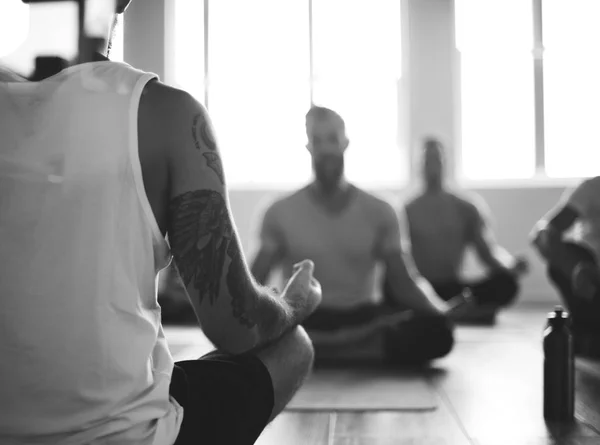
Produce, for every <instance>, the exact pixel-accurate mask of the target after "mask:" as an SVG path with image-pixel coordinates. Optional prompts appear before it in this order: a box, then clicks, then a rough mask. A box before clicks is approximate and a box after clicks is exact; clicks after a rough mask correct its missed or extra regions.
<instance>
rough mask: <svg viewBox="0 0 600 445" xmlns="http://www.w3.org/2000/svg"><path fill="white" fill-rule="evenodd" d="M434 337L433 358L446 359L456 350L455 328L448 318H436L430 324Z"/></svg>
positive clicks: (431, 344)
mask: <svg viewBox="0 0 600 445" xmlns="http://www.w3.org/2000/svg"><path fill="white" fill-rule="evenodd" d="M428 324H429V325H430V332H431V335H432V339H431V343H430V354H431V358H432V359H434V358H441V357H445V356H446V355H448V354H449V353H450V351H452V349H453V348H454V327H453V325H452V323H451V322H450V321H449V320H448V319H446V318H442V317H440V318H434V319H432V320H431V321H429V322H428Z"/></svg>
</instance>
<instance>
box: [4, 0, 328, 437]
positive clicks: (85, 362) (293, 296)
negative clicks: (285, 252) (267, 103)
mask: <svg viewBox="0 0 600 445" xmlns="http://www.w3.org/2000/svg"><path fill="white" fill-rule="evenodd" d="M128 4H129V1H128V0H118V1H117V10H116V12H117V13H123V12H124V11H125V8H126V7H127V5H128ZM133 12H135V11H133ZM100 19H102V20H104V19H106V20H107V21H108V22H109V23H110V22H111V21H112V17H100ZM100 51H101V52H104V53H105V52H106V41H105V42H104V45H103V47H102V48H100ZM59 69H60V68H59ZM37 74H40V73H37ZM37 80H38V81H35V82H33V81H27V80H26V79H25V78H24V77H21V76H17V75H15V74H14V73H11V72H10V70H8V69H6V68H4V67H3V68H2V69H0V257H1V258H3V259H4V261H3V262H2V267H1V268H0V295H1V296H2V311H0V334H1V335H0V358H1V359H0V413H1V415H0V443H1V444H3V445H17V444H18V445H21V444H23V445H24V444H28V445H32V444H35V445H42V444H61V445H84V444H86V445H99V444H102V445H117V444H118V445H124V444H137V445H171V444H173V443H177V444H181V445H185V444H197V443H206V444H217V443H222V444H251V443H254V442H255V440H256V439H257V437H258V436H259V435H260V434H261V431H262V430H263V428H264V427H265V426H266V425H267V423H268V422H270V421H271V420H272V419H273V418H274V417H275V416H277V415H278V414H279V413H280V412H281V410H282V409H283V408H284V407H285V405H286V404H287V402H288V401H289V400H290V399H291V397H292V396H293V395H294V393H295V392H296V391H297V389H298V388H299V386H300V385H301V384H302V382H303V380H304V378H305V377H306V375H307V374H308V372H309V370H310V368H311V366H312V360H313V349H312V345H311V342H310V339H309V338H308V336H307V335H306V333H305V331H304V330H303V329H302V328H301V327H299V324H300V323H302V322H303V321H304V319H306V318H307V317H308V316H309V315H310V314H311V313H312V312H313V311H314V310H315V308H316V307H317V306H318V304H319V302H320V298H321V294H320V285H319V283H318V282H316V281H315V280H314V278H313V277H312V271H313V267H314V266H313V264H312V262H310V261H301V262H299V263H298V264H297V265H295V267H294V272H295V273H294V275H293V276H292V277H291V278H290V280H289V281H288V283H287V286H286V287H285V288H284V290H283V292H282V293H281V294H280V295H276V294H275V293H274V292H273V291H272V290H269V289H266V288H264V287H261V286H259V285H258V284H257V283H256V282H255V281H254V279H253V277H252V276H251V275H250V273H249V272H248V268H247V266H246V261H245V259H244V255H243V253H242V251H241V248H240V241H239V239H238V236H237V230H236V227H235V223H234V221H233V217H232V215H231V212H230V210H229V205H228V193H227V186H226V179H225V178H226V174H225V170H224V168H223V165H222V163H221V157H220V151H219V147H218V142H217V139H216V138H215V135H214V132H213V128H212V125H211V122H210V118H209V116H208V114H207V112H206V110H205V109H204V108H203V106H202V105H201V104H199V103H198V102H197V101H196V100H195V99H194V98H193V97H192V96H191V95H189V94H187V93H186V92H184V91H180V90H177V89H174V88H170V87H168V86H166V85H164V84H162V83H161V82H160V81H158V79H157V77H156V76H155V75H154V74H151V73H145V72H142V71H139V70H136V69H134V68H132V67H131V66H129V65H127V64H124V63H114V62H110V61H109V60H108V59H107V58H106V57H105V55H104V54H100V53H97V54H95V55H94V57H93V60H92V61H90V60H89V59H83V60H78V62H77V63H74V64H69V66H68V67H67V68H66V69H62V70H61V71H60V72H49V73H44V75H43V76H39V77H38V78H37ZM232 131H235V129H232ZM167 234H168V237H169V240H170V246H169V245H168V244H167V242H166V240H165V236H166V235H167ZM170 261H174V263H175V266H176V267H177V269H178V270H179V272H180V274H181V277H182V281H183V283H184V284H185V285H186V290H187V293H188V295H189V298H190V300H191V304H192V306H193V307H194V311H195V313H196V316H197V318H198V321H199V323H200V326H201V327H202V329H203V331H204V333H205V335H206V336H207V337H208V338H209V339H210V340H211V341H212V343H213V344H214V345H215V346H216V347H217V351H215V352H212V353H210V354H208V355H206V356H204V357H201V358H199V359H198V360H193V361H186V362H178V363H173V359H172V357H171V354H170V352H169V349H168V346H167V342H166V339H165V336H164V333H163V329H162V326H161V317H160V315H161V314H160V306H159V305H158V304H157V299H156V276H157V274H158V272H159V271H160V270H162V269H164V268H165V267H166V266H167V265H168V264H169V262H170Z"/></svg>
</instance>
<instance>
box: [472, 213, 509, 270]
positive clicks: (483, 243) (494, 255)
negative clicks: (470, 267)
mask: <svg viewBox="0 0 600 445" xmlns="http://www.w3.org/2000/svg"><path fill="white" fill-rule="evenodd" d="M463 205H464V206H465V207H464V212H465V214H466V216H465V217H466V219H467V231H468V233H467V239H468V240H469V241H470V243H471V244H472V246H473V247H474V248H475V252H476V253H477V256H478V257H479V259H480V260H481V262H482V263H483V264H485V265H486V266H487V267H488V268H489V269H490V270H492V271H509V272H510V271H512V270H513V269H514V268H515V266H516V259H515V258H514V257H513V256H512V255H511V254H509V253H508V252H507V251H506V250H505V249H504V248H502V247H501V246H500V245H499V244H498V242H497V241H496V239H495V237H494V233H493V231H492V227H491V224H490V218H489V216H488V213H489V212H487V211H486V210H485V205H484V203H479V204H475V203H471V202H464V203H463Z"/></svg>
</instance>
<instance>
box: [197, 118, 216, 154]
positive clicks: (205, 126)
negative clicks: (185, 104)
mask: <svg viewBox="0 0 600 445" xmlns="http://www.w3.org/2000/svg"><path fill="white" fill-rule="evenodd" d="M192 136H193V138H194V144H195V145H196V149H197V150H202V147H206V148H207V149H208V150H210V151H216V150H217V144H216V142H215V138H214V135H213V132H212V129H211V127H210V122H209V121H208V117H207V116H206V115H205V114H204V113H198V114H196V115H195V116H194V120H193V122H192Z"/></svg>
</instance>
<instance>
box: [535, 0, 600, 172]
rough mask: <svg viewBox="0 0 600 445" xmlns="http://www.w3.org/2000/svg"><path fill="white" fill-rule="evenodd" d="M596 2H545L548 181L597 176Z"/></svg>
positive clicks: (599, 71)
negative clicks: (557, 178)
mask: <svg viewBox="0 0 600 445" xmlns="http://www.w3.org/2000/svg"><path fill="white" fill-rule="evenodd" d="M599 19H600V1H598V0H545V1H543V3H542V23H543V28H542V29H543V41H544V47H545V51H544V129H545V161H546V162H545V167H546V173H547V174H548V176H551V177H563V178H564V177H578V176H593V175H597V174H598V172H599V171H600V133H599V131H598V128H599V123H600V108H599V104H600V53H598V42H600V26H598V20H599Z"/></svg>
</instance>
